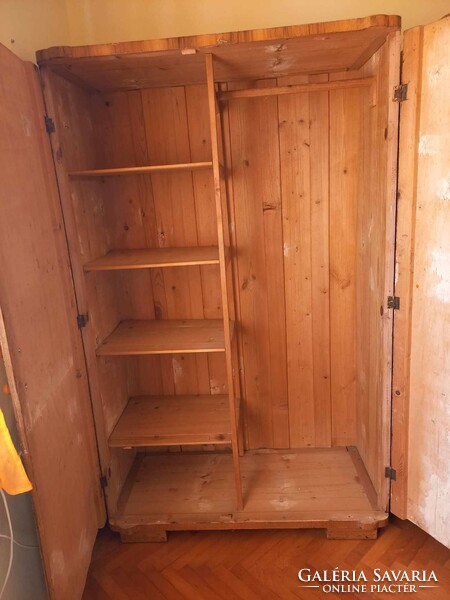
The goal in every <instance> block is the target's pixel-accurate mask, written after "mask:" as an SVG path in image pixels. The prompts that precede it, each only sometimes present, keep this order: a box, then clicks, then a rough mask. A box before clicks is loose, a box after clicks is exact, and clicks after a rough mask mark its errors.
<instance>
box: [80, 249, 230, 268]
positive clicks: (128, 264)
mask: <svg viewBox="0 0 450 600" xmlns="http://www.w3.org/2000/svg"><path fill="white" fill-rule="evenodd" d="M227 254H228V252H227ZM217 264H219V250H218V248H217V247H214V246H197V247H190V248H140V249H136V250H111V251H110V252H108V254H106V255H105V256H101V257H100V258H97V259H95V260H92V261H89V262H88V263H86V264H85V265H84V270H85V271H116V270H121V269H157V268H162V267H182V266H194V265H217Z"/></svg>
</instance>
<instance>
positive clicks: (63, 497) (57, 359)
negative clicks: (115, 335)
mask: <svg viewBox="0 0 450 600" xmlns="http://www.w3.org/2000/svg"><path fill="white" fill-rule="evenodd" d="M0 71H1V79H2V85H1V87H0V103H1V107H2V108H1V111H0V140H1V141H0V171H1V173H2V177H1V179H2V183H1V186H0V239H1V245H0V345H1V347H2V354H3V357H4V360H5V367H6V371H7V376H8V382H9V387H10V391H11V398H12V402H13V407H14V411H15V415H16V418H17V422H18V426H19V427H18V429H19V434H20V442H21V450H22V452H23V455H24V461H25V466H26V469H27V473H28V476H29V478H30V480H31V482H32V485H33V490H34V491H33V492H32V498H33V504H34V511H35V516H36V522H37V529H38V532H39V540H40V547H41V552H42V556H43V565H44V571H45V576H46V580H47V584H48V590H49V597H50V598H51V599H52V600H57V599H58V598H67V600H76V599H78V598H80V595H81V594H82V588H83V580H84V578H85V576H86V573H87V569H88V566H89V561H90V557H91V552H92V548H93V544H94V542H95V537H96V534H97V530H98V527H100V526H101V525H102V524H103V523H104V519H105V516H106V515H105V510H104V504H103V499H102V495H101V489H100V486H99V475H100V468H99V463H98V455H97V448H96V441H95V431H94V423H93V418H92V408H91V404H90V396H89V387H88V382H87V375H86V368H85V362H84V357H83V349H82V344H81V337H80V333H79V331H78V329H77V326H76V314H77V310H76V302H75V297H74V290H73V281H72V276H71V272H70V268H69V257H68V252H67V243H66V239H65V235H64V224H63V218H62V214H61V207H60V203H59V197H58V189H57V185H56V180H55V171H54V165H53V161H52V156H51V149H50V145H49V139H48V136H47V133H46V131H45V126H44V114H45V109H44V104H43V99H42V92H41V88H40V85H39V80H38V77H37V73H36V71H35V68H34V66H33V65H32V64H31V63H24V62H22V61H21V60H19V59H18V58H17V57H16V56H14V55H13V54H12V53H11V52H9V50H7V49H6V48H5V47H4V46H1V45H0ZM62 399H63V401H62ZM67 440H70V444H69V443H67ZM74 498H76V499H77V502H76V503H75V504H74ZM69 514H70V518H69V519H68V515H69ZM74 540H76V542H75V543H74Z"/></svg>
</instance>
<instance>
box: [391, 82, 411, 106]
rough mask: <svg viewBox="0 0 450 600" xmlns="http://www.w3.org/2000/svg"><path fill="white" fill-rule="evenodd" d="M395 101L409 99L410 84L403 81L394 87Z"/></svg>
mask: <svg viewBox="0 0 450 600" xmlns="http://www.w3.org/2000/svg"><path fill="white" fill-rule="evenodd" d="M392 99H393V100H394V102H404V101H405V100H407V99H408V84H407V83H402V84H401V85H396V86H395V88H394V96H393V98H392Z"/></svg>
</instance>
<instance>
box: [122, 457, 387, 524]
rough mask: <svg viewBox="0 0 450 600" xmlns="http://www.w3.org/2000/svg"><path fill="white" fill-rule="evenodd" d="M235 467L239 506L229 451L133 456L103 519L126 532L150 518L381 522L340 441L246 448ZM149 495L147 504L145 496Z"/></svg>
mask: <svg viewBox="0 0 450 600" xmlns="http://www.w3.org/2000/svg"><path fill="white" fill-rule="evenodd" d="M241 468H242V481H243V493H244V500H245V503H244V509H243V510H236V509H235V499H234V490H233V479H234V474H233V460H232V457H231V456H230V454H226V453H220V454H219V453H215V454H214V453H201V452H197V453H195V452H191V453H185V454H182V455H180V454H173V453H171V454H170V453H169V454H151V455H150V454H149V455H146V456H141V457H139V458H138V459H137V460H136V463H135V466H134V472H132V475H131V476H130V478H129V479H128V482H127V484H126V485H125V487H124V490H123V495H122V498H121V501H120V503H119V510H118V513H117V514H115V515H112V516H111V518H110V522H111V524H112V526H113V527H114V528H115V529H118V530H120V531H123V532H124V533H126V531H127V529H128V530H131V529H132V528H133V527H137V526H139V525H156V524H157V525H158V526H159V528H161V529H165V530H171V531H176V530H180V529H191V528H192V529H203V528H205V529H216V528H217V529H221V528H230V529H239V528H241V527H242V528H249V529H251V528H259V527H270V526H272V527H275V526H277V527H281V528H282V527H293V528H296V527H297V528H301V527H302V521H307V522H308V525H307V526H316V527H324V526H326V525H324V523H325V522H327V521H332V520H334V521H345V522H351V521H355V522H358V521H360V520H362V519H367V522H369V521H372V522H373V523H375V522H376V521H377V520H378V521H379V522H380V523H382V522H384V521H385V518H386V515H385V513H383V512H380V511H376V510H375V511H374V510H373V509H372V505H371V502H370V499H369V497H368V495H367V493H366V489H365V487H364V484H365V483H366V482H362V481H361V480H360V478H359V477H357V476H356V473H357V472H356V469H355V465H354V462H353V459H352V457H351V456H350V454H349V452H348V451H347V449H346V448H325V449H317V448H308V449H303V450H295V451H293V450H289V451H283V450H278V451H264V450H259V451H249V452H247V453H246V454H245V456H244V457H243V458H242V459H241ZM361 468H363V467H362V466H361ZM174 481H176V482H177V485H176V486H174V484H173V482H174ZM202 481H206V482H207V483H203V484H201V482H202ZM149 497H151V498H152V502H151V503H148V502H146V501H145V499H146V498H149ZM363 515H364V516H363ZM314 522H315V523H314ZM304 526H306V524H305V525H304Z"/></svg>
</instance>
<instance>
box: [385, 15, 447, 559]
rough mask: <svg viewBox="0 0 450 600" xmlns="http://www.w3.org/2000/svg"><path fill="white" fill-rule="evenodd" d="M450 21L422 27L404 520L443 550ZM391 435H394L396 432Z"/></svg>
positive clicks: (445, 535) (444, 515)
mask: <svg viewBox="0 0 450 600" xmlns="http://www.w3.org/2000/svg"><path fill="white" fill-rule="evenodd" d="M449 40H450V17H446V18H444V19H442V20H440V21H437V22H436V23H432V24H430V25H427V26H425V27H424V30H423V59H422V80H421V85H420V93H421V105H420V120H419V121H418V123H417V127H418V133H419V144H418V146H415V147H414V148H413V150H414V152H418V163H417V189H416V193H415V195H414V196H413V197H412V198H411V200H412V201H413V202H414V203H415V205H416V222H415V239H414V279H413V281H414V287H413V300H412V303H413V304H412V317H411V371H410V384H409V458H408V514H407V516H408V519H410V520H412V521H413V522H414V523H416V524H417V525H419V527H421V528H422V529H424V530H425V531H426V532H427V533H429V534H430V535H432V536H433V537H434V538H436V539H437V540H439V541H440V542H441V543H442V544H444V545H445V546H447V547H448V548H450V530H449V527H448V524H449V522H450V503H449V501H448V500H449V497H450V477H449V464H450V436H449V431H450V411H449V391H450V370H449V356H450V236H449V231H450V179H449V175H450V152H449V148H450V135H449V134H450V70H449V68H448V58H449ZM397 433H398V432H397Z"/></svg>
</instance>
